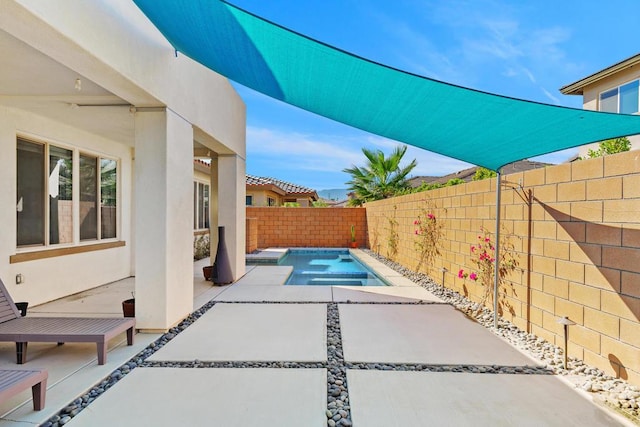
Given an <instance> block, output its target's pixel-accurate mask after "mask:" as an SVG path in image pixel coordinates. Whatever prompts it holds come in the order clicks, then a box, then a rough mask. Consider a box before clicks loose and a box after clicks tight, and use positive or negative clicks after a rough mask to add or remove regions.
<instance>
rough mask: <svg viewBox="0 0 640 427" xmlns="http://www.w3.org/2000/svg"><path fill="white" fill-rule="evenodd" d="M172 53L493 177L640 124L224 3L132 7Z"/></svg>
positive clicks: (155, 1)
mask: <svg viewBox="0 0 640 427" xmlns="http://www.w3.org/2000/svg"><path fill="white" fill-rule="evenodd" d="M134 1H135V3H136V4H137V5H138V7H139V8H140V9H141V10H142V11H143V12H144V13H145V14H146V15H147V17H148V18H149V19H150V20H151V21H152V22H153V23H154V25H155V26H156V27H157V28H158V29H159V30H160V31H161V32H162V33H163V34H164V36H165V37H166V38H167V40H169V42H170V43H171V44H172V45H173V46H174V47H175V49H176V50H177V51H179V52H182V53H183V54H184V55H187V56H189V57H190V58H192V59H194V60H195V61H198V62H200V63H201V64H203V65H205V66H206V67H208V68H210V69H212V70H214V71H216V72H217V73H219V74H221V75H223V76H225V77H227V78H229V79H231V80H234V81H236V82H238V83H240V84H242V85H244V86H247V87H249V88H252V89H254V90H256V91H258V92H261V93H263V94H266V95H268V96H271V97H273V98H275V99H278V100H281V101H283V102H286V103H289V104H291V105H295V106H297V107H300V108H303V109H305V110H308V111H311V112H313V113H316V114H319V115H321V116H324V117H327V118H330V119H333V120H336V121H338V122H342V123H345V124H347V125H350V126H353V127H356V128H359V129H362V130H365V131H368V132H371V133H373V134H377V135H380V136H384V137H386V138H390V139H393V140H396V141H399V142H402V143H406V144H409V145H413V146H415V147H420V148H423V149H425V150H429V151H432V152H436V153H439V154H443V155H445V156H448V157H452V158H456V159H459V160H462V161H465V162H468V163H472V164H475V165H480V166H484V167H486V168H489V169H492V170H498V169H499V168H500V167H502V166H504V165H506V164H508V163H511V162H514V161H517V160H521V159H525V158H530V157H535V156H539V155H542V154H547V153H551V152H555V151H559V150H563V149H566V148H571V147H576V146H580V145H584V144H587V143H591V142H597V141H601V140H604V139H608V138H615V137H620V136H628V135H634V134H638V133H640V117H639V116H635V115H624V114H613V113H602V112H595V111H586V110H580V109H573V108H565V107H558V106H553V105H547V104H541V103H536V102H530V101H525V100H519V99H514V98H509V97H504V96H499V95H494V94H489V93H485V92H481V91H477V90H472V89H467V88H463V87H460V86H456V85H452V84H448V83H443V82H440V81H437V80H433V79H429V78H425V77H421V76H418V75H415V74H411V73H407V72H404V71H401V70H397V69H394V68H391V67H388V66H385V65H381V64H378V63H375V62H372V61H369V60H367V59H364V58H361V57H358V56H356V55H353V54H350V53H348V52H345V51H342V50H340V49H336V48H334V47H331V46H328V45H326V44H324V43H321V42H319V41H316V40H312V39H310V38H308V37H305V36H304V35H301V34H298V33H295V32H293V31H290V30H288V29H286V28H283V27H281V26H279V25H277V24H274V23H271V22H268V21H266V20H264V19H262V18H260V17H257V16H255V15H253V14H251V13H248V12H246V11H244V10H241V9H239V8H237V7H236V6H233V5H231V4H229V3H226V2H224V1H222V0H170V1H169V0H166V1H159V0H134Z"/></svg>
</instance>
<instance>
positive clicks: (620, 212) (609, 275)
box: [366, 151, 640, 385]
mask: <svg viewBox="0 0 640 427" xmlns="http://www.w3.org/2000/svg"><path fill="white" fill-rule="evenodd" d="M503 184H504V185H503V192H502V203H501V215H502V224H503V225H504V227H505V228H506V230H507V231H508V232H509V233H513V234H514V236H513V237H512V238H511V241H512V243H514V245H515V247H516V250H517V259H518V262H519V270H518V271H517V272H516V273H513V274H511V275H510V277H509V284H510V286H509V290H508V291H507V292H506V293H505V294H504V295H503V296H502V298H503V299H504V300H506V301H508V303H509V305H510V307H511V309H510V310H507V311H505V313H504V316H505V317H506V318H507V319H509V320H511V321H512V322H513V323H514V324H516V325H517V326H518V327H520V328H521V329H523V330H526V331H529V332H532V333H534V334H536V335H538V336H541V337H543V338H545V339H546V340H548V341H550V342H552V343H554V344H556V345H559V346H562V343H563V336H562V326H561V325H560V324H558V323H556V320H557V319H558V318H559V317H561V316H568V317H569V318H570V319H571V320H573V321H575V322H576V323H577V325H575V326H572V327H570V328H569V355H570V356H575V357H578V358H580V359H582V360H584V361H585V362H586V363H588V364H590V365H592V366H596V367H598V368H600V369H602V370H604V371H605V372H607V373H609V374H612V375H616V376H618V377H621V378H623V379H627V380H628V381H630V382H631V383H633V384H636V385H640V322H639V319H640V152H638V151H631V152H627V153H621V154H616V155H612V156H607V157H604V158H598V159H590V160H583V161H578V162H574V163H568V164H562V165H558V166H553V167H548V168H544V169H537V170H532V171H528V172H524V173H518V174H512V175H506V176H504V177H503ZM495 190H496V179H490V180H484V181H478V182H471V183H469V184H465V185H458V186H454V187H447V188H443V189H438V190H433V191H429V192H424V193H417V194H411V195H406V196H402V197H397V198H393V199H387V200H383V201H378V202H373V203H369V204H367V206H366V211H367V224H368V228H369V230H368V235H369V239H370V245H371V248H372V249H373V250H375V251H378V252H380V253H381V254H382V255H388V252H389V236H390V234H391V231H390V230H391V229H396V230H397V233H398V244H397V247H398V251H397V253H396V254H395V255H394V256H393V258H394V259H395V260H396V261H397V262H399V263H401V264H403V265H404V266H406V267H408V268H410V269H412V270H416V268H417V265H418V261H419V259H418V254H417V252H416V249H415V241H416V238H417V236H416V235H415V229H416V226H415V225H414V221H415V220H416V219H417V217H418V214H419V213H420V209H421V207H425V206H427V203H430V204H431V206H432V209H430V212H432V213H433V214H435V215H436V218H437V219H438V221H441V222H442V223H443V224H444V226H445V227H444V230H443V231H444V238H443V239H442V242H441V246H440V247H441V256H440V257H437V258H436V260H435V262H434V264H433V266H430V267H429V268H422V269H421V270H422V271H423V272H427V273H428V274H429V275H430V276H431V277H433V279H434V280H436V281H437V282H438V283H444V285H445V286H447V287H449V288H452V289H455V290H456V291H458V292H460V293H462V294H465V295H467V296H468V297H469V298H471V299H473V300H476V301H480V299H481V295H482V288H481V286H480V285H479V283H477V282H474V281H473V280H470V279H469V278H467V279H461V278H459V277H458V274H457V273H458V271H459V270H460V269H464V270H465V271H474V267H475V266H474V264H473V263H472V262H471V259H472V254H471V250H470V247H471V245H473V244H474V243H476V242H477V238H478V237H477V236H478V235H479V234H480V229H481V228H486V229H488V230H490V231H491V232H495ZM427 200H428V202H427ZM433 206H435V208H433ZM393 221H396V222H397V225H395V226H391V225H390V224H391V223H392V222H393ZM443 269H446V271H443Z"/></svg>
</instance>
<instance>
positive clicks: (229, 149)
mask: <svg viewBox="0 0 640 427" xmlns="http://www.w3.org/2000/svg"><path fill="white" fill-rule="evenodd" d="M1 5H2V6H1V7H0V8H1V10H2V12H1V13H0V51H2V59H1V60H0V61H2V66H1V67H0V159H2V161H3V167H2V168H0V278H1V279H2V280H3V282H4V283H5V284H6V285H7V288H8V290H9V292H10V294H11V295H12V297H13V299H14V300H18V301H28V302H29V303H30V304H31V305H37V304H41V303H44V302H47V301H51V300H54V299H57V298H61V297H64V296H68V295H71V294H75V293H78V292H81V291H84V290H87V289H90V288H94V287H96V286H100V285H104V284H106V283H110V282H113V281H116V280H121V279H124V278H127V277H130V276H135V292H136V293H135V296H136V307H137V308H136V314H137V327H138V328H140V329H143V330H153V331H162V330H166V329H168V328H170V327H171V326H173V325H174V324H176V323H177V322H179V321H180V320H181V319H183V318H184V317H185V316H187V315H188V314H189V313H190V312H191V311H192V310H193V257H192V248H193V231H194V228H197V229H201V230H206V229H208V228H213V229H215V230H216V231H217V226H218V224H220V225H223V226H225V229H226V233H225V234H226V243H227V248H228V253H229V258H230V262H231V268H232V272H233V275H234V277H240V276H242V275H243V274H244V268H245V259H244V247H245V208H244V196H245V194H244V192H245V186H244V182H243V181H244V175H245V161H244V159H245V158H246V150H245V136H244V135H245V126H246V123H245V106H244V103H243V102H242V100H241V99H240V97H239V96H238V94H237V93H236V91H235V90H234V89H233V86H231V84H230V83H229V82H228V81H227V80H226V79H225V78H223V77H222V76H220V75H218V74H216V73H214V72H212V71H210V70H208V69H206V68H205V67H203V66H202V65H200V64H198V63H196V62H194V61H193V60H191V59H189V58H187V57H185V56H184V55H181V54H176V52H175V49H174V48H173V47H172V46H171V44H170V43H169V42H168V41H167V40H166V39H165V38H164V37H163V36H162V35H161V34H160V32H159V31H158V30H157V29H156V28H155V27H154V26H153V24H152V23H151V22H150V21H149V20H148V19H147V18H146V17H145V16H144V15H143V14H142V12H141V11H140V10H139V9H138V8H137V7H136V6H135V4H134V3H133V2H131V1H130V0H92V1H87V2H83V1H64V2H49V1H37V0H3V1H2V2H1ZM107 41H108V42H107ZM194 157H204V158H209V159H211V165H210V166H208V168H209V177H210V176H214V177H215V180H214V179H210V178H207V177H206V176H202V175H199V172H197V171H196V172H194V164H193V159H194ZM212 172H213V174H212ZM207 183H208V184H209V185H208V187H207ZM200 184H202V185H200ZM209 199H211V202H210V201H209ZM218 200H220V201H221V203H219V204H218V203H217V201H218ZM192 201H193V203H192ZM214 201H215V203H214ZM194 206H196V208H194ZM207 210H209V212H207ZM215 238H216V239H217V233H216V234H215Z"/></svg>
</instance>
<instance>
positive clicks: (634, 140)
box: [560, 54, 640, 156]
mask: <svg viewBox="0 0 640 427" xmlns="http://www.w3.org/2000/svg"><path fill="white" fill-rule="evenodd" d="M639 86H640V54H637V55H634V56H632V57H630V58H627V59H625V60H624V61H620V62H618V63H617V64H614V65H612V66H610V67H607V68H605V69H604V70H601V71H598V72H596V73H594V74H591V75H589V76H587V77H584V78H582V79H580V80H578V81H576V82H573V83H571V84H568V85H566V86H563V87H561V88H560V92H562V93H563V94H564V95H582V105H583V108H584V109H585V110H594V111H606V112H610V113H620V114H638V113H639V112H640V94H639ZM628 138H629V141H631V148H632V149H638V148H640V136H639V135H635V136H630V137H628ZM597 148H598V145H597V144H589V145H585V146H583V147H580V151H579V153H578V155H579V156H586V155H587V152H588V151H589V150H590V149H592V150H595V149H597Z"/></svg>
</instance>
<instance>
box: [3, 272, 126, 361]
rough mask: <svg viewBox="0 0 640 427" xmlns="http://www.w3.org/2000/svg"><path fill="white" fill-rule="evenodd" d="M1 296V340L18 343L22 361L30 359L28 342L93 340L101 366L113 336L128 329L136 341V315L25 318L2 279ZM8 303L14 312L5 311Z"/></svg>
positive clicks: (18, 353) (18, 352) (19, 359)
mask: <svg viewBox="0 0 640 427" xmlns="http://www.w3.org/2000/svg"><path fill="white" fill-rule="evenodd" d="M0 297H4V299H5V300H6V304H4V307H3V303H2V302H1V301H0V341H9V342H15V343H16V353H17V356H18V357H17V360H18V363H24V361H25V360H26V349H27V345H26V343H28V342H57V343H64V342H93V343H96V347H97V352H98V363H99V364H100V365H102V364H104V363H105V360H106V351H105V349H106V345H105V344H106V342H107V341H109V340H110V339H111V338H113V337H115V336H117V335H119V334H121V333H123V332H126V333H127V344H128V345H132V344H133V329H134V328H135V325H136V321H135V318H131V317H127V318H122V317H118V318H91V317H21V316H20V315H19V312H18V310H17V308H16V307H15V304H13V301H12V300H11V296H10V295H9V293H8V292H7V289H6V288H5V286H4V283H2V280H1V279H0ZM7 306H8V307H9V310H10V313H9V312H6V311H5V308H6V307H7ZM3 314H4V319H5V320H2V319H3V317H2V316H3Z"/></svg>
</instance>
